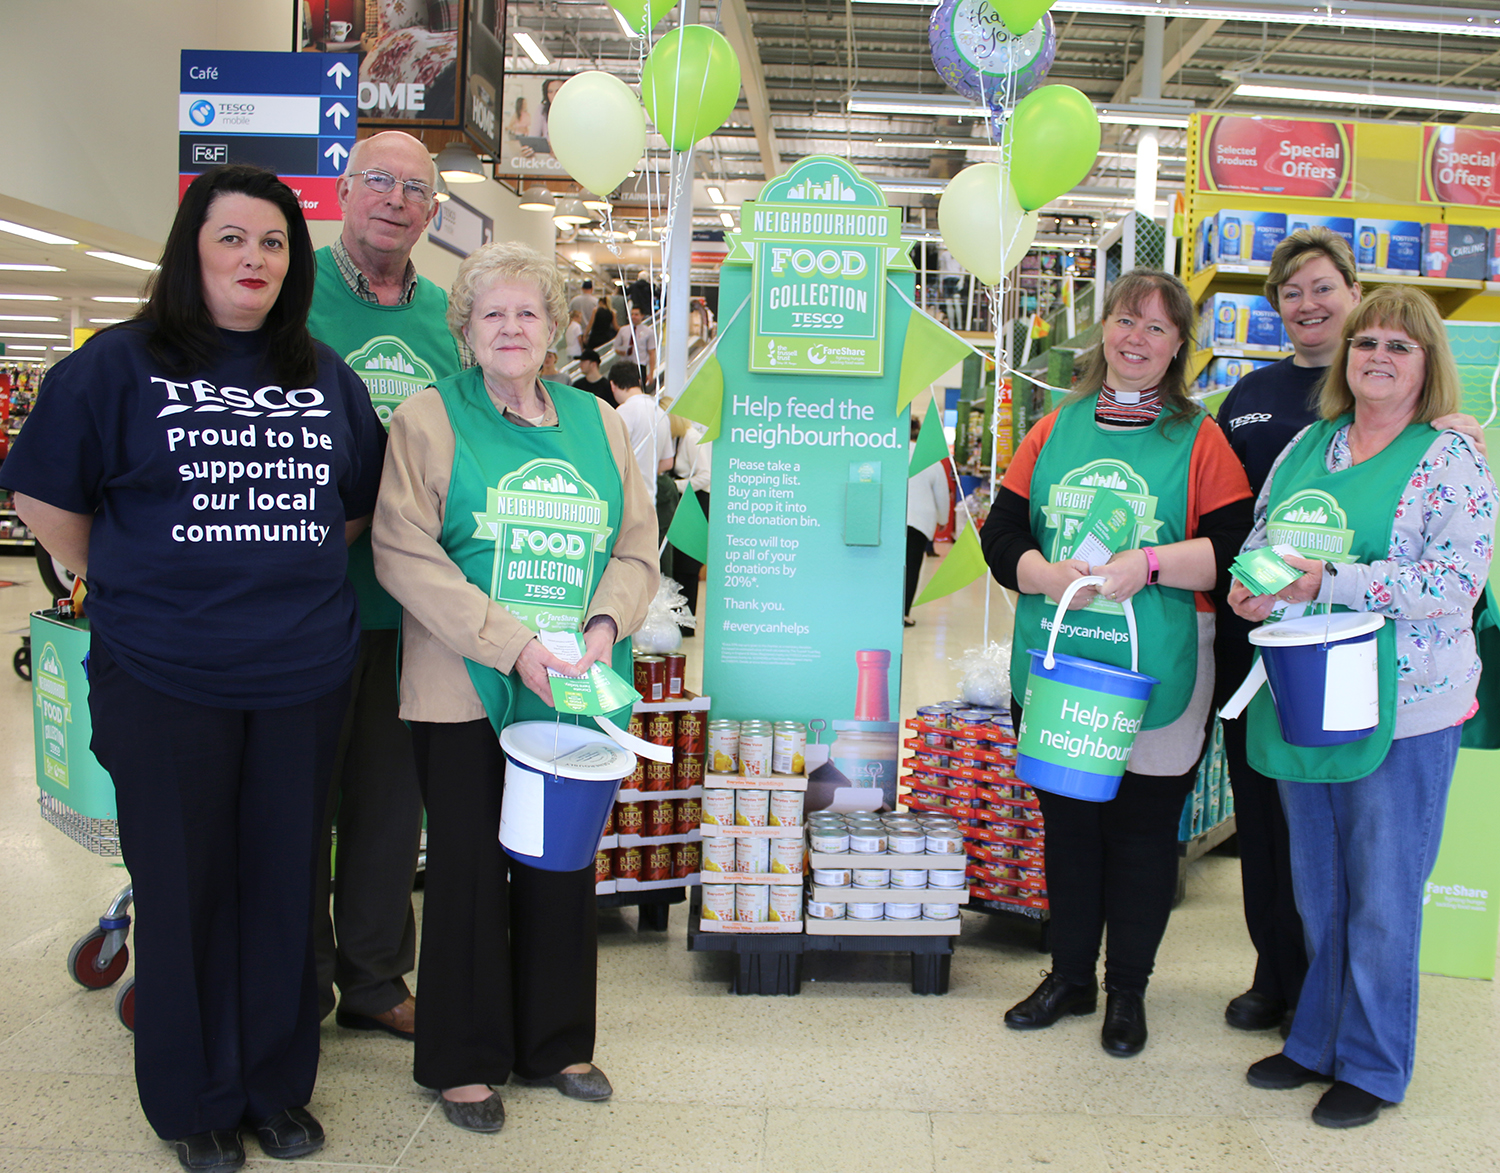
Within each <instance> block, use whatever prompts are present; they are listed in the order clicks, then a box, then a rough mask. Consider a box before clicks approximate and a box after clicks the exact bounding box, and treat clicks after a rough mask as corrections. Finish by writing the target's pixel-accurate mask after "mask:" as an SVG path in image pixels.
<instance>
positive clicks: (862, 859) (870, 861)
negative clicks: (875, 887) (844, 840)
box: [808, 851, 969, 872]
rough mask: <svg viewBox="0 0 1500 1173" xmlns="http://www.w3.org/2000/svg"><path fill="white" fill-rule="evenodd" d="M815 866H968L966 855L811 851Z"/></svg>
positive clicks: (949, 868) (951, 868)
mask: <svg viewBox="0 0 1500 1173" xmlns="http://www.w3.org/2000/svg"><path fill="white" fill-rule="evenodd" d="M808 855H809V858H810V859H811V860H812V866H813V867H815V868H902V867H907V868H922V869H923V870H924V871H929V872H930V871H934V870H936V871H944V872H947V871H958V872H961V871H963V870H964V869H965V868H966V867H968V866H969V860H968V857H967V856H965V855H959V854H957V853H955V854H952V855H927V854H926V853H925V852H924V853H921V854H913V855H897V854H895V853H894V852H890V851H887V852H882V853H881V854H880V855H857V854H855V853H854V852H850V851H845V852H837V853H836V852H832V851H813V852H809V853H808Z"/></svg>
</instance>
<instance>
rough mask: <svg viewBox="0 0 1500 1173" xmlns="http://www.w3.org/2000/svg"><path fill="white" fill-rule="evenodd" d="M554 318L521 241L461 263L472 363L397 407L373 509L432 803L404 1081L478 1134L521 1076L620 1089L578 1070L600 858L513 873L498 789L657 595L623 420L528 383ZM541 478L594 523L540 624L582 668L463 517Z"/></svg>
mask: <svg viewBox="0 0 1500 1173" xmlns="http://www.w3.org/2000/svg"><path fill="white" fill-rule="evenodd" d="M564 305H565V303H564V301H563V292H562V284H561V282H560V281H559V280H558V277H557V271H556V268H555V266H554V265H553V264H552V262H551V260H550V259H548V258H544V257H542V256H541V255H540V254H538V253H536V252H534V251H532V250H531V249H528V248H526V247H524V246H523V245H518V244H508V243H495V244H487V245H485V246H483V247H482V248H480V249H477V250H476V251H475V252H474V253H473V254H471V255H470V256H469V257H468V258H467V259H466V260H465V261H464V262H463V263H462V264H461V265H460V266H459V270H458V276H457V277H456V278H455V280H454V284H453V290H452V292H451V294H450V297H449V303H448V324H449V326H450V328H451V329H452V330H453V332H454V334H455V335H457V336H460V337H462V338H464V339H465V340H466V341H467V342H468V344H469V345H470V346H471V347H473V349H474V353H475V357H476V361H477V362H478V364H479V365H478V367H477V368H471V369H469V370H467V371H464V372H463V373H462V374H460V375H456V376H453V377H450V378H447V379H443V380H442V381H441V382H439V383H438V385H437V387H436V388H433V389H429V390H426V391H422V392H419V393H418V394H417V395H414V396H413V397H412V398H410V399H408V400H407V401H406V402H405V403H404V404H402V406H401V407H400V409H399V410H398V411H397V412H396V416H395V418H394V420H393V421H392V424H391V441H390V449H389V452H388V454H387V458H386V464H385V475H384V480H383V482H382V485H381V492H380V501H379V504H378V506H377V508H376V521H375V531H374V547H375V567H376V570H377V572H378V573H379V575H380V581H381V583H382V584H383V585H384V586H385V587H386V588H387V589H388V590H389V591H390V592H391V594H392V595H394V596H395V597H396V598H397V599H399V600H400V601H401V604H402V606H403V607H404V608H405V619H404V622H403V628H402V632H403V637H404V645H403V657H404V658H403V660H402V669H401V716H402V717H403V718H404V719H405V720H408V721H410V722H411V723H412V736H413V740H414V741H415V743H416V749H417V771H418V775H419V777H420V778H421V780H422V787H423V794H424V796H425V798H426V800H427V883H426V889H425V897H424V903H423V923H422V961H421V970H420V973H419V975H418V982H419V985H420V986H421V989H422V1013H421V1014H420V1015H419V1016H418V1018H417V1045H416V1067H415V1076H416V1080H417V1082H418V1083H420V1084H422V1085H424V1086H426V1087H430V1088H435V1089H439V1090H440V1092H441V1095H440V1101H441V1103H442V1108H443V1112H444V1114H445V1115H446V1116H447V1117H448V1119H449V1120H450V1121H452V1122H453V1123H454V1124H455V1125H457V1126H458V1127H460V1128H467V1129H471V1130H473V1131H478V1132H493V1131H496V1130H498V1129H499V1128H500V1126H501V1124H502V1123H503V1122H504V1119H505V1110H504V1107H503V1106H502V1104H501V1100H500V1096H499V1093H497V1092H496V1091H494V1088H495V1087H497V1086H499V1085H500V1084H503V1083H504V1082H505V1081H506V1079H507V1078H508V1077H509V1076H510V1075H511V1074H513V1073H514V1074H515V1075H516V1076H517V1077H518V1078H522V1079H526V1080H533V1081H539V1082H546V1083H551V1084H554V1085H555V1086H556V1087H557V1088H558V1089H559V1090H560V1091H561V1092H562V1093H563V1094H564V1095H567V1096H572V1097H575V1098H577V1099H584V1100H602V1099H605V1098H607V1097H608V1096H609V1095H610V1092H611V1089H610V1084H609V1081H608V1080H607V1079H606V1078H605V1077H604V1073H603V1072H601V1071H600V1070H599V1069H598V1068H597V1067H594V1066H593V1064H592V1063H591V1062H590V1060H591V1059H592V1057H593V1050H594V1021H595V970H596V965H597V938H596V912H595V904H594V871H593V865H592V863H591V864H590V865H589V866H588V867H587V868H584V869H582V870H580V871H577V872H554V871H546V870H543V869H541V868H536V867H532V866H530V865H528V864H523V863H520V862H517V861H514V860H508V859H507V858H506V857H505V855H503V854H502V852H501V848H500V844H499V842H498V840H497V838H496V828H497V827H498V826H499V820H500V804H501V796H502V794H503V792H504V789H505V786H504V773H505V766H504V758H503V755H502V753H501V750H500V745H499V742H498V741H497V739H496V734H497V733H498V732H499V730H500V729H501V728H503V727H504V726H505V725H507V724H509V723H510V722H511V721H515V720H533V719H534V720H545V721H555V720H557V719H558V714H557V712H556V711H555V710H554V709H553V708H552V703H551V697H552V694H551V690H550V688H549V687H548V684H547V670H548V669H553V670H555V671H558V672H560V673H562V674H564V675H568V676H575V675H581V674H582V673H583V672H585V671H586V670H587V669H588V667H589V666H590V665H591V664H592V663H593V662H594V661H596V660H599V659H606V660H610V659H612V661H613V664H614V667H615V668H616V670H617V671H623V672H624V673H626V674H628V673H629V671H630V647H629V643H628V641H627V640H626V637H627V636H629V635H630V634H631V633H633V632H634V631H635V630H636V628H637V627H638V626H639V625H640V623H641V620H642V619H643V618H644V616H645V613H646V606H647V604H648V603H649V602H650V600H651V598H652V596H653V595H654V594H655V593H656V585H657V569H656V519H655V516H654V515H653V513H652V509H651V499H650V496H649V494H648V492H647V489H646V485H645V483H644V481H643V480H642V478H641V477H640V475H639V473H638V472H637V470H636V469H635V467H634V460H633V458H632V455H631V451H630V438H629V434H628V433H627V432H626V430H625V425H624V423H623V422H622V421H621V419H620V417H619V415H618V414H616V412H615V411H614V409H613V408H610V407H607V406H605V405H603V404H602V403H601V402H600V401H598V400H597V399H594V398H592V397H590V396H588V395H586V394H584V393H583V392H581V391H577V390H575V389H574V388H571V387H568V386H565V385H561V384H557V383H549V384H545V385H544V384H542V383H541V382H540V381H539V380H538V377H537V375H538V372H539V371H540V370H541V367H542V358H543V355H544V354H545V353H546V351H547V347H548V344H549V343H550V342H551V340H552V338H553V336H554V335H555V332H556V328H557V327H556V323H557V321H558V319H559V318H560V316H561V315H562V313H563V309H564ZM533 466H535V467H536V468H537V473H536V475H535V477H534V478H531V479H527V480H525V491H526V492H527V494H528V495H529V496H534V495H535V494H548V493H553V494H557V495H559V497H560V498H561V502H562V503H563V504H572V503H576V502H578V501H580V500H583V499H585V498H596V499H598V500H600V501H602V503H603V505H604V508H605V510H606V519H605V521H604V522H602V523H601V524H600V525H599V526H598V527H597V529H595V530H594V531H593V532H586V533H585V536H584V541H585V544H586V545H587V547H588V548H589V549H590V550H594V551H597V553H596V554H595V555H594V557H593V558H592V560H591V563H590V565H591V567H592V570H591V577H590V578H589V580H588V581H587V582H586V583H584V584H582V585H581V586H579V587H577V588H570V589H569V591H568V592H567V593H565V597H564V600H563V601H562V602H561V603H558V604H556V605H549V606H548V615H549V616H552V617H553V618H552V620H551V621H552V622H576V624H577V626H578V629H580V630H581V631H582V632H583V635H584V640H585V643H586V654H585V655H584V657H583V658H582V659H581V660H580V661H579V662H578V663H577V664H576V665H570V664H567V663H565V662H563V661H562V660H559V659H557V658H555V657H554V656H552V655H551V654H549V653H548V652H547V651H546V649H545V648H543V646H542V644H541V643H540V642H539V641H538V639H537V638H536V635H537V629H536V628H534V627H532V626H529V625H528V624H529V623H537V622H539V621H538V620H537V619H536V618H534V617H533V618H529V619H528V618H527V616H534V614H535V612H534V611H533V610H530V609H527V610H526V612H525V614H524V615H523V614H515V613H512V611H511V610H510V609H508V607H507V606H506V605H505V604H503V603H501V602H499V601H497V600H496V598H495V597H492V595H491V593H490V592H491V590H492V586H491V584H492V583H494V584H503V583H504V582H506V581H509V580H508V579H507V578H506V568H507V566H508V567H510V568H511V569H512V570H514V571H515V572H517V573H518V574H520V575H521V576H523V577H524V576H526V575H527V574H528V573H529V569H528V566H529V560H531V559H534V558H535V557H536V555H535V554H534V553H532V551H531V549H530V548H529V547H525V546H522V547H520V548H519V549H518V550H517V549H512V547H511V546H510V545H503V546H501V547H498V548H497V545H496V539H495V538H494V537H490V538H488V539H487V538H485V537H484V536H483V529H482V527H481V530H480V531H478V532H476V528H475V522H474V518H475V515H476V514H478V515H479V516H483V515H484V514H485V511H486V510H487V509H493V508H495V506H494V504H493V498H494V494H495V492H496V491H497V490H496V486H501V487H502V489H503V487H504V485H505V483H506V482H507V478H512V477H514V478H515V479H516V480H517V482H518V483H517V484H516V485H515V486H514V490H513V491H520V490H521V485H520V483H519V481H520V480H521V479H522V478H523V477H525V476H526V475H528V474H526V473H525V471H524V470H526V469H530V468H532V467H533ZM518 470H521V471H518ZM596 542H597V544H595V543H596ZM497 559H499V560H500V561H499V562H498V563H497ZM493 589H496V590H498V589H499V587H498V586H496V587H495V588H493ZM558 616H560V617H561V618H557V617H558ZM615 716H616V717H618V718H619V720H621V721H623V720H624V719H625V717H626V716H628V713H627V714H623V715H622V714H615Z"/></svg>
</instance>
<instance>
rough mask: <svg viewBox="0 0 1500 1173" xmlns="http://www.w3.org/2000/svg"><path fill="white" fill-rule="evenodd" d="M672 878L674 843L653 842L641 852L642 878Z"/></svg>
mask: <svg viewBox="0 0 1500 1173" xmlns="http://www.w3.org/2000/svg"><path fill="white" fill-rule="evenodd" d="M671 878H672V845H671V844H670V843H653V844H651V846H649V847H647V848H646V849H645V850H644V851H643V852H642V853H641V879H642V880H643V881H645V880H670V879H671Z"/></svg>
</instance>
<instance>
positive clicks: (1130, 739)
mask: <svg viewBox="0 0 1500 1173" xmlns="http://www.w3.org/2000/svg"><path fill="white" fill-rule="evenodd" d="M1103 581H1104V580H1103V579H1102V578H1099V577H1096V576H1087V577H1084V578H1080V579H1076V580H1075V581H1074V582H1073V583H1071V584H1070V585H1069V587H1068V589H1067V590H1066V591H1064V592H1063V597H1062V599H1061V600H1059V602H1058V604H1057V619H1058V620H1061V618H1062V617H1063V615H1064V614H1066V612H1067V610H1068V603H1069V602H1071V601H1072V598H1073V596H1074V595H1075V594H1076V593H1077V592H1078V591H1079V590H1081V589H1082V588H1083V587H1086V586H1092V585H1095V584H1098V583H1102V582H1103ZM1121 606H1122V607H1124V609H1125V623H1126V626H1127V627H1128V628H1129V629H1130V668H1129V669H1125V668H1116V667H1114V666H1112V665H1110V664H1099V663H1096V662H1095V661H1093V660H1085V659H1083V658H1082V657H1080V656H1069V655H1058V654H1057V653H1056V652H1055V651H1054V648H1055V647H1056V646H1057V632H1058V627H1059V623H1058V622H1056V621H1054V623H1053V624H1052V636H1051V638H1050V639H1049V640H1048V641H1047V650H1046V651H1045V652H1043V651H1042V650H1041V649H1040V648H1033V649H1031V651H1030V653H1029V654H1030V656H1031V674H1030V677H1029V678H1028V680H1027V683H1026V701H1025V704H1024V706H1023V709H1024V711H1023V713H1022V715H1021V729H1020V733H1019V735H1018V742H1019V744H1018V745H1017V749H1016V776H1017V777H1018V778H1020V779H1021V781H1023V782H1025V783H1026V784H1027V785H1028V786H1031V787H1034V788H1035V789H1037V790H1045V791H1047V792H1049V793H1051V794H1061V795H1065V796H1066V797H1068V798H1081V799H1085V800H1087V801H1089V802H1108V801H1109V800H1110V799H1112V798H1113V797H1114V796H1115V794H1116V792H1117V791H1118V790H1119V789H1120V777H1121V775H1123V774H1124V773H1125V766H1126V763H1127V762H1129V761H1130V749H1131V747H1132V746H1133V745H1134V744H1135V735H1136V734H1137V733H1138V732H1139V731H1140V728H1141V719H1142V717H1143V716H1144V715H1145V712H1146V704H1147V702H1148V701H1149V700H1150V699H1151V690H1152V689H1153V688H1155V687H1156V685H1157V683H1158V681H1157V679H1156V678H1155V677H1154V676H1147V675H1145V674H1144V673H1142V672H1138V671H1136V669H1137V668H1138V667H1139V659H1138V655H1137V640H1136V634H1135V610H1134V608H1132V607H1131V605H1130V600H1129V599H1126V600H1125V601H1124V602H1123V603H1122V604H1121Z"/></svg>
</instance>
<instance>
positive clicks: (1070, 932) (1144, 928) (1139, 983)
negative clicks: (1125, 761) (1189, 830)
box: [1037, 764, 1198, 993]
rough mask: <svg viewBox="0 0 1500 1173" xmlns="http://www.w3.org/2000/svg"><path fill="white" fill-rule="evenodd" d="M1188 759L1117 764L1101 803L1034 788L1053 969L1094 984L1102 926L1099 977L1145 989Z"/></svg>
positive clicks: (1163, 909) (1170, 885)
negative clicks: (1173, 770)
mask: <svg viewBox="0 0 1500 1173" xmlns="http://www.w3.org/2000/svg"><path fill="white" fill-rule="evenodd" d="M1197 774H1198V767H1197V765H1196V764H1195V765H1194V766H1193V768H1192V769H1191V770H1189V771H1188V772H1187V773H1185V774H1181V775H1178V776H1177V777H1173V778H1162V777H1156V776H1153V775H1149V774H1133V773H1131V772H1130V771H1128V770H1127V771H1126V772H1125V776H1124V777H1123V778H1122V779H1120V790H1119V793H1118V794H1116V795H1115V797H1114V798H1112V799H1111V800H1110V801H1109V802H1085V801H1083V800H1082V799H1077V798H1064V797H1063V796H1061V795H1057V794H1048V793H1047V792H1046V791H1043V790H1038V791H1037V797H1038V798H1039V799H1041V804H1042V817H1043V819H1044V821H1045V825H1046V832H1047V833H1046V845H1047V896H1048V899H1049V901H1050V903H1051V910H1052V972H1053V973H1055V974H1056V975H1057V976H1058V977H1060V978H1062V979H1063V980H1064V981H1069V982H1074V983H1077V984H1079V985H1093V983H1094V981H1095V969H1096V966H1097V965H1098V961H1099V946H1100V944H1101V943H1102V942H1103V941H1104V939H1105V933H1106V930H1107V931H1108V941H1109V944H1108V950H1107V952H1106V954H1105V959H1104V984H1105V987H1106V988H1107V989H1111V990H1132V991H1135V992H1136V993H1144V992H1145V990H1146V983H1147V982H1148V981H1149V980H1150V978H1151V971H1152V969H1153V968H1155V965H1156V950H1157V947H1158V946H1159V945H1160V944H1161V939H1162V936H1163V935H1164V934H1165V933H1166V931H1167V920H1168V918H1169V917H1170V916H1171V914H1172V900H1173V899H1174V897H1175V896H1176V895H1177V828H1178V825H1179V824H1180V822H1181V820H1182V804H1183V800H1184V799H1186V798H1187V796H1188V795H1189V794H1191V793H1192V791H1193V783H1194V780H1195V779H1196V777H1197Z"/></svg>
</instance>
